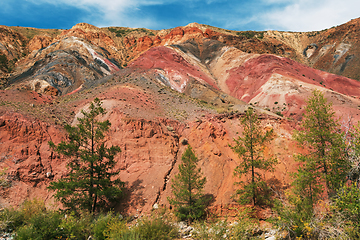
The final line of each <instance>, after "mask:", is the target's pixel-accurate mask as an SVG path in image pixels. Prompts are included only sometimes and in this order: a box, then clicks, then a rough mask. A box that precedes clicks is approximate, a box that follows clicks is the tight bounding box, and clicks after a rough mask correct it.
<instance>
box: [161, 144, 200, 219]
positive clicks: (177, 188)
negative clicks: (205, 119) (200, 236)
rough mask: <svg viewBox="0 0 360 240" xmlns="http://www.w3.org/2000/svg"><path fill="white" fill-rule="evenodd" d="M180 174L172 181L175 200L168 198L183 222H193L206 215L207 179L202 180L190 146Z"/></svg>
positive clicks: (180, 168)
mask: <svg viewBox="0 0 360 240" xmlns="http://www.w3.org/2000/svg"><path fill="white" fill-rule="evenodd" d="M181 160H182V164H180V165H179V174H177V175H176V176H175V178H174V179H173V181H172V185H171V187H172V193H173V195H174V197H173V198H168V201H169V203H170V204H171V205H174V206H175V207H176V215H177V216H178V218H179V219H181V220H188V221H193V220H196V219H200V218H202V217H203V216H204V215H205V207H206V201H207V199H205V198H204V195H203V193H202V190H203V188H204V184H205V182H206V178H205V177H204V178H202V176H201V172H200V171H201V169H199V168H197V166H196V163H197V161H198V159H197V158H196V156H195V154H194V152H193V151H192V149H191V147H190V146H189V147H188V148H187V149H186V151H185V152H184V154H183V155H182V157H181Z"/></svg>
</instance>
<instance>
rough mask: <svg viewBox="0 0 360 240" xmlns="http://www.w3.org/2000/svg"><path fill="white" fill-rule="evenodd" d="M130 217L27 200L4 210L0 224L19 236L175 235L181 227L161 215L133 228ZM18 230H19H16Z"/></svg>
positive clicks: (99, 237) (102, 238)
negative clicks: (66, 209)
mask: <svg viewBox="0 0 360 240" xmlns="http://www.w3.org/2000/svg"><path fill="white" fill-rule="evenodd" d="M127 223H128V221H127V219H123V218H122V216H121V215H117V214H115V213H113V212H108V213H107V214H98V215H93V214H89V213H88V212H80V213H78V214H75V213H73V212H69V213H67V214H63V213H61V212H59V211H57V210H50V209H46V208H45V205H44V202H41V201H38V200H34V201H27V202H25V203H24V204H23V205H22V206H21V207H20V208H19V209H17V210H14V209H8V208H6V209H4V210H3V211H2V212H0V228H1V230H2V231H3V232H8V233H13V234H14V236H15V239H24V240H25V239H34V240H35V239H36V240H45V239H46V240H49V239H96V240H105V239H134V240H135V239H138V240H139V239H154V240H155V239H164V240H166V239H175V238H177V237H178V231H177V228H175V227H174V226H173V225H171V224H170V222H168V221H166V220H164V219H163V218H160V217H154V218H149V219H142V220H139V221H138V222H137V224H136V225H134V226H133V227H131V228H129V227H128V226H127ZM15 233H16V234H15Z"/></svg>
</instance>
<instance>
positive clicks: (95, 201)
mask: <svg viewBox="0 0 360 240" xmlns="http://www.w3.org/2000/svg"><path fill="white" fill-rule="evenodd" d="M89 110H90V111H89V112H85V111H83V110H82V111H81V112H82V114H83V115H84V116H83V117H82V118H78V121H79V123H78V124H77V125H76V126H74V127H72V126H70V125H66V126H65V130H66V131H67V133H68V141H67V142H65V141H62V142H61V143H59V144H58V145H55V144H54V143H53V142H51V141H50V142H49V145H50V147H51V148H52V149H53V150H54V151H56V152H58V153H59V154H62V155H64V156H66V157H68V158H70V162H69V163H68V165H67V166H68V169H69V170H70V171H69V175H68V176H67V177H66V178H63V179H59V180H58V181H54V182H52V183H50V186H49V189H52V190H56V194H55V197H56V198H57V199H59V200H60V201H61V203H62V204H63V205H64V206H65V207H66V208H67V209H70V210H75V211H77V210H78V209H79V208H80V209H86V210H88V211H90V212H95V211H97V210H98V208H99V207H103V206H105V205H106V204H107V203H109V202H112V201H115V200H116V199H118V198H119V197H120V196H121V193H122V186H123V183H122V182H121V181H120V179H113V178H114V177H115V176H116V175H117V174H118V173H119V172H118V171H112V169H113V167H114V166H115V161H114V157H115V155H116V154H117V153H119V152H120V151H121V150H120V148H119V147H118V146H111V147H109V148H108V147H106V146H105V139H104V138H105V135H104V133H105V132H107V131H108V130H109V127H110V125H111V124H110V122H109V121H108V120H106V121H98V120H97V117H98V116H101V115H104V114H105V113H106V112H105V109H104V108H102V107H101V102H100V100H99V99H98V98H96V99H95V100H94V102H92V103H91V104H90V109H89Z"/></svg>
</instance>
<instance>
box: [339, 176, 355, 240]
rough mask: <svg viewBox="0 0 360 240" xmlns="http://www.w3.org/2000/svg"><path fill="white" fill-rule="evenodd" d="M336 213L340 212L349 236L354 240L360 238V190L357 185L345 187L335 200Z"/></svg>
mask: <svg viewBox="0 0 360 240" xmlns="http://www.w3.org/2000/svg"><path fill="white" fill-rule="evenodd" d="M334 211H335V212H339V213H340V215H341V216H342V218H343V219H344V220H345V221H346V226H347V230H348V232H349V234H350V235H351V236H352V237H354V239H359V238H360V222H359V219H360V189H359V188H358V187H357V185H356V183H354V184H352V185H350V186H344V187H343V188H341V189H340V190H339V191H338V194H337V197H335V198H334Z"/></svg>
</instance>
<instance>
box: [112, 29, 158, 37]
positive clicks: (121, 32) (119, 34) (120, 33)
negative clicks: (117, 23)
mask: <svg viewBox="0 0 360 240" xmlns="http://www.w3.org/2000/svg"><path fill="white" fill-rule="evenodd" d="M108 29H109V31H110V32H113V33H115V34H116V36H117V37H123V36H125V35H127V34H128V33H131V32H140V33H146V34H149V35H150V36H154V35H155V34H154V33H153V32H152V31H150V30H148V29H145V28H135V29H127V28H125V29H118V28H112V27H109V28H108Z"/></svg>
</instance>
